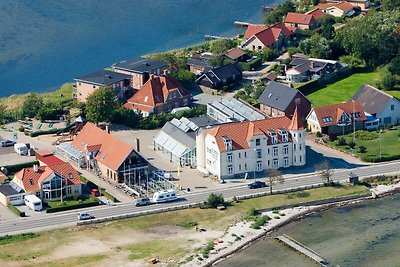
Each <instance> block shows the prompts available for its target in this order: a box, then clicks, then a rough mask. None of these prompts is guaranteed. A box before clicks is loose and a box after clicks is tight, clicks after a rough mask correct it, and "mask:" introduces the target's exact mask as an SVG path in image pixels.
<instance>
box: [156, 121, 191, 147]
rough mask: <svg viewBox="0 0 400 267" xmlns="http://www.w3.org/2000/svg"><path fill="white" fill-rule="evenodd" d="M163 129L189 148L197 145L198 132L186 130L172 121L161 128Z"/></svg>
mask: <svg viewBox="0 0 400 267" xmlns="http://www.w3.org/2000/svg"><path fill="white" fill-rule="evenodd" d="M161 131H163V132H164V133H166V134H168V135H169V136H170V137H171V138H173V139H175V140H176V141H177V142H179V143H181V144H182V145H184V146H185V147H187V148H195V147H196V132H194V131H189V132H184V131H182V130H181V129H179V128H178V127H176V126H175V125H174V124H172V123H171V122H170V121H168V122H167V123H166V124H165V125H164V126H163V127H162V128H161Z"/></svg>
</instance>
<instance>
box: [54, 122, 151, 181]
mask: <svg viewBox="0 0 400 267" xmlns="http://www.w3.org/2000/svg"><path fill="white" fill-rule="evenodd" d="M138 148H139V147H138ZM57 151H58V152H59V153H60V154H62V155H64V156H66V157H67V158H69V159H70V160H71V161H72V162H74V163H75V164H77V166H78V167H79V168H86V169H87V170H89V171H92V172H93V173H95V174H96V175H98V176H101V177H104V178H107V180H108V181H110V182H116V183H117V182H118V183H120V182H125V183H126V184H128V183H127V181H126V180H127V179H128V178H129V179H131V178H132V179H131V180H130V181H132V182H133V177H135V178H136V182H138V181H139V179H138V177H142V178H144V179H145V176H146V174H147V172H148V162H147V161H146V160H145V159H144V158H143V157H142V156H141V155H140V153H139V152H138V151H136V150H135V149H134V148H133V146H131V145H129V144H127V143H125V142H123V141H121V140H120V139H118V138H117V137H115V136H113V135H111V134H110V133H109V132H108V131H104V130H102V129H100V128H98V127H97V126H96V125H94V124H93V123H90V122H87V123H86V124H85V126H84V127H83V128H82V130H81V131H80V132H79V134H78V135H77V136H76V137H75V139H74V140H73V141H72V142H71V143H62V144H60V145H58V146H57Z"/></svg>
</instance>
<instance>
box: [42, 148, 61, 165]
mask: <svg viewBox="0 0 400 267" xmlns="http://www.w3.org/2000/svg"><path fill="white" fill-rule="evenodd" d="M35 157H36V160H37V161H38V162H39V166H46V165H54V164H60V163H63V162H64V161H63V160H61V159H60V158H58V157H56V156H54V153H53V152H52V151H50V150H36V151H35Z"/></svg>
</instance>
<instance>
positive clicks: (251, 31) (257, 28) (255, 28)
mask: <svg viewBox="0 0 400 267" xmlns="http://www.w3.org/2000/svg"><path fill="white" fill-rule="evenodd" d="M266 29H267V26H265V25H256V24H250V25H249V26H247V30H246V32H245V34H244V38H245V39H249V38H251V37H252V36H253V35H255V34H257V33H259V32H262V31H264V30H266Z"/></svg>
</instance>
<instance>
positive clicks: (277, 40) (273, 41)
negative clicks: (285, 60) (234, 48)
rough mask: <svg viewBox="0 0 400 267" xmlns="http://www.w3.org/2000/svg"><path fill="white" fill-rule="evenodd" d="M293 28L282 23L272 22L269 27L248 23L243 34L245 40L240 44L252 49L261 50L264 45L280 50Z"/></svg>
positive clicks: (244, 47)
mask: <svg viewBox="0 0 400 267" xmlns="http://www.w3.org/2000/svg"><path fill="white" fill-rule="evenodd" d="M294 30H295V28H294V27H288V26H286V25H285V24H284V23H277V24H273V25H271V26H269V27H266V26H263V25H252V24H250V25H249V26H248V27H247V30H246V33H245V35H244V36H245V38H246V39H247V40H246V41H245V42H244V43H242V44H241V47H242V48H243V49H247V50H253V51H261V50H263V49H264V48H266V47H269V48H271V49H277V50H280V49H281V48H283V47H284V46H285V44H286V42H287V40H289V39H290V37H291V36H292V34H293V32H294Z"/></svg>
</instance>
